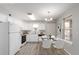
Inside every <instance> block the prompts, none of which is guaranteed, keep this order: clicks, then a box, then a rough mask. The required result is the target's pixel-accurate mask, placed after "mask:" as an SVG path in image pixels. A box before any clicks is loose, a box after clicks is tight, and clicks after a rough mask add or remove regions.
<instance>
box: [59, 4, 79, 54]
mask: <svg viewBox="0 0 79 59" xmlns="http://www.w3.org/2000/svg"><path fill="white" fill-rule="evenodd" d="M71 14H72V41H71V42H72V44H68V43H65V44H64V48H65V50H66V51H68V52H69V53H70V54H72V55H76V54H79V47H78V45H79V26H78V25H79V4H76V5H75V6H73V7H71V8H70V9H68V10H67V11H65V12H64V13H63V14H62V16H61V17H60V18H59V19H58V20H59V21H58V23H60V24H61V25H62V20H63V17H66V16H68V15H71ZM62 34H63V32H62V33H61V34H60V36H61V38H63V35H62Z"/></svg>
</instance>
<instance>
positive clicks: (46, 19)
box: [45, 11, 53, 21]
mask: <svg viewBox="0 0 79 59" xmlns="http://www.w3.org/2000/svg"><path fill="white" fill-rule="evenodd" d="M52 20H53V18H52V17H51V16H50V11H48V16H47V17H46V18H45V21H52Z"/></svg>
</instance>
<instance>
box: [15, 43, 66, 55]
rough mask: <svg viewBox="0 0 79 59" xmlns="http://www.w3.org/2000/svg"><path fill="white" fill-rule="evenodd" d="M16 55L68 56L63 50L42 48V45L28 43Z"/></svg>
mask: <svg viewBox="0 0 79 59" xmlns="http://www.w3.org/2000/svg"><path fill="white" fill-rule="evenodd" d="M16 55H67V53H66V52H65V51H64V50H63V49H62V50H58V49H55V48H53V47H51V48H49V49H45V48H42V47H41V43H26V44H25V45H24V46H23V47H22V48H21V50H20V51H18V52H17V53H16Z"/></svg>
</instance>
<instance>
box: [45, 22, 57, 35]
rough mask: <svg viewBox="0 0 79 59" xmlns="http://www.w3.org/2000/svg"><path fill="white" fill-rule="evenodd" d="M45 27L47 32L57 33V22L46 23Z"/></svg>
mask: <svg viewBox="0 0 79 59" xmlns="http://www.w3.org/2000/svg"><path fill="white" fill-rule="evenodd" d="M45 28H46V29H45V30H46V34H48V35H49V34H52V35H56V23H52V22H51V23H46V24H45Z"/></svg>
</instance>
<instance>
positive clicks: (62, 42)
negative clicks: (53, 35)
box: [53, 39, 64, 49]
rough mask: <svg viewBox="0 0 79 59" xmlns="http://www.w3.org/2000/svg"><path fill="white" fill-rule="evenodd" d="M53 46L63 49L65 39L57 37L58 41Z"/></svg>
mask: <svg viewBox="0 0 79 59" xmlns="http://www.w3.org/2000/svg"><path fill="white" fill-rule="evenodd" d="M53 47H54V48H57V49H63V47H64V41H63V40H61V39H57V41H55V42H54V45H53Z"/></svg>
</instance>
